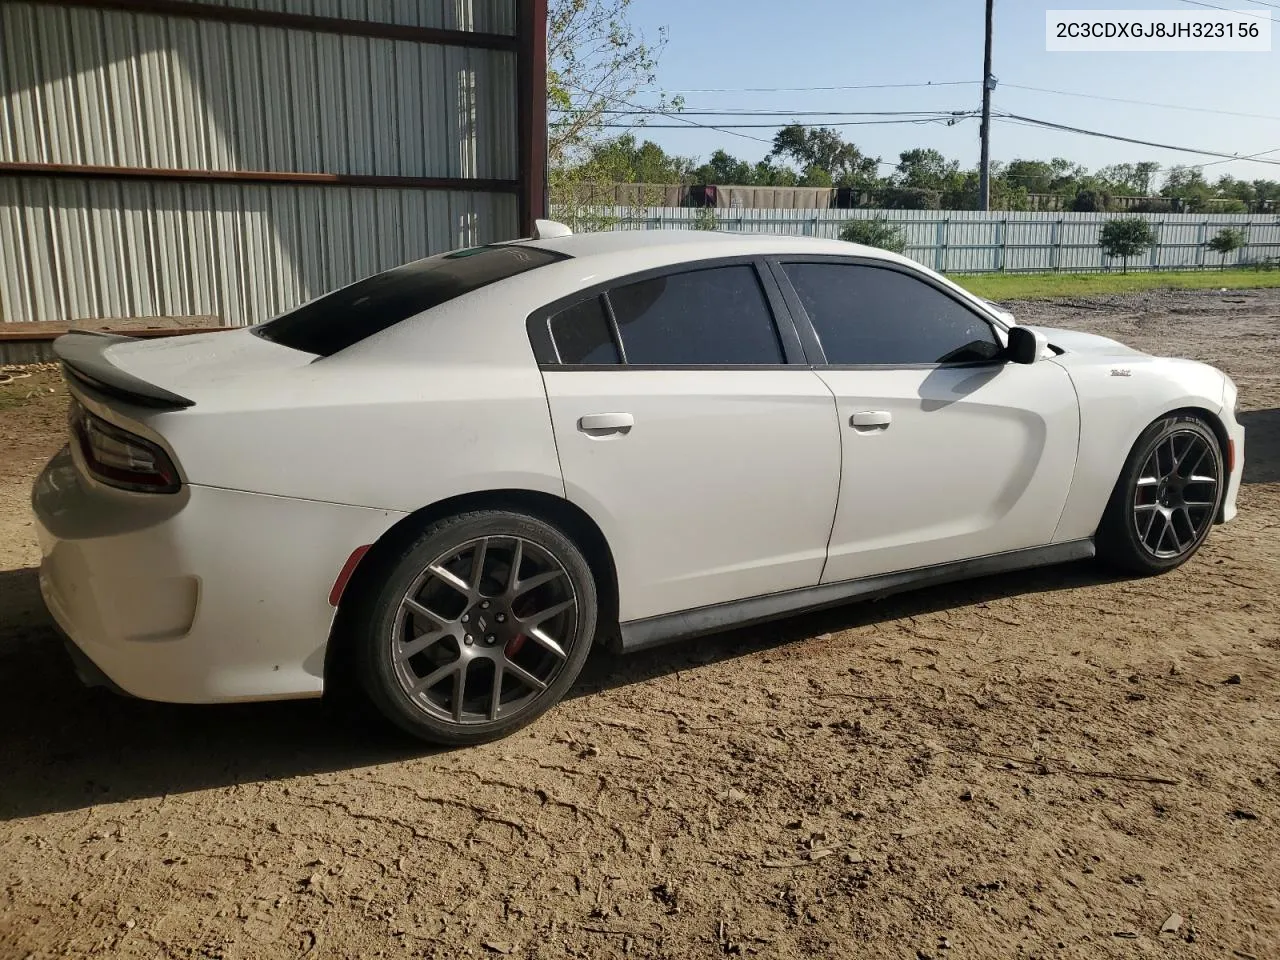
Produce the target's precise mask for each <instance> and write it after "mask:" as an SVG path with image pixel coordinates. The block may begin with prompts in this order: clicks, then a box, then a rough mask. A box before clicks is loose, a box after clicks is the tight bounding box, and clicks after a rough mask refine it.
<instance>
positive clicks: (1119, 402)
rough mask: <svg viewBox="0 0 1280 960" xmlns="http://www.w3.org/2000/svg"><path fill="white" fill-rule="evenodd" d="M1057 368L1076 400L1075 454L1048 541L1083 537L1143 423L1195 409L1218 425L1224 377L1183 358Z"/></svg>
mask: <svg viewBox="0 0 1280 960" xmlns="http://www.w3.org/2000/svg"><path fill="white" fill-rule="evenodd" d="M1051 362H1054V363H1058V362H1061V365H1062V366H1063V367H1065V368H1066V370H1067V373H1068V374H1069V375H1070V376H1071V381H1072V383H1073V384H1074V385H1075V388H1076V393H1077V395H1078V396H1079V398H1080V451H1079V454H1078V455H1077V457H1076V467H1075V474H1074V476H1073V477H1072V481H1071V491H1070V493H1069V494H1068V495H1067V503H1066V506H1065V507H1064V508H1063V511H1062V517H1061V518H1060V519H1059V521H1058V528H1057V531H1056V532H1055V533H1054V537H1053V539H1054V541H1055V542H1060V541H1066V540H1078V539H1081V538H1083V537H1091V536H1093V535H1094V533H1095V532H1096V531H1097V529H1098V524H1099V523H1100V522H1101V520H1102V514H1103V511H1105V510H1106V507H1107V501H1108V500H1109V499H1110V498H1111V491H1112V490H1113V489H1114V488H1115V484H1116V480H1117V479H1118V478H1119V476H1120V471H1121V470H1122V469H1123V468H1124V463H1125V460H1127V459H1128V457H1129V452H1130V451H1131V450H1132V449H1133V445H1134V443H1136V442H1137V439H1138V437H1139V436H1140V435H1141V433H1142V431H1143V430H1145V429H1146V428H1147V426H1148V425H1149V424H1151V423H1152V422H1154V421H1155V420H1158V419H1160V418H1161V417H1163V416H1166V415H1168V414H1169V413H1172V412H1173V411H1175V410H1186V409H1195V410H1203V411H1205V412H1206V413H1208V414H1210V415H1212V416H1214V417H1215V418H1218V419H1219V423H1221V413H1222V397H1223V381H1224V380H1225V379H1226V378H1225V376H1224V375H1223V374H1222V373H1221V372H1220V371H1218V370H1215V369H1214V368H1213V367H1210V366H1208V365H1207V364H1203V363H1196V362H1194V361H1191V360H1171V359H1164V358H1159V357H1146V356H1143V355H1138V354H1135V355H1119V356H1115V357H1105V358H1088V360H1087V361H1086V360H1084V359H1083V358H1081V357H1080V356H1079V355H1071V354H1067V355H1065V356H1063V357H1061V358H1058V359H1055V360H1054V361H1051Z"/></svg>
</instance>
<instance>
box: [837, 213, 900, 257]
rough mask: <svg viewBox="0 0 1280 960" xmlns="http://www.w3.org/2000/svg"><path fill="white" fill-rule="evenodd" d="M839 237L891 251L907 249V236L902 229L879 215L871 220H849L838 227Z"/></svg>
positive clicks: (850, 241)
mask: <svg viewBox="0 0 1280 960" xmlns="http://www.w3.org/2000/svg"><path fill="white" fill-rule="evenodd" d="M840 239H841V240H844V241H845V242H847V243H860V244H862V245H863V246H866V247H879V248H880V249H881V250H889V251H891V252H892V253H902V252H904V251H905V250H906V249H907V238H906V237H904V236H903V235H902V231H901V230H899V229H898V228H897V227H895V226H893V225H892V224H890V223H889V222H888V221H886V220H883V219H881V218H880V217H876V218H875V219H873V220H850V221H849V222H848V223H846V224H845V225H844V226H843V227H841V228H840Z"/></svg>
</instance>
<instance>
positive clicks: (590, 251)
mask: <svg viewBox="0 0 1280 960" xmlns="http://www.w3.org/2000/svg"><path fill="white" fill-rule="evenodd" d="M519 242H520V243H522V244H529V245H530V246H534V247H539V248H541V249H544V250H554V251H556V252H557V253H563V254H567V255H568V256H571V257H594V256H600V255H605V254H617V253H625V252H627V251H629V250H634V251H645V252H646V253H649V254H653V253H656V252H657V251H659V250H661V249H663V248H666V249H669V250H670V253H671V258H672V259H673V260H674V259H680V260H685V259H688V260H696V259H699V258H701V257H730V256H734V255H748V254H769V253H774V254H787V253H826V254H843V255H845V256H850V255H861V256H873V257H880V258H884V259H888V260H899V259H901V258H899V257H898V256H897V255H895V254H892V253H888V252H886V251H884V250H878V249H875V248H872V247H864V246H861V245H859V244H854V243H845V242H843V241H841V240H823V239H820V238H817V237H784V236H775V235H773V234H761V233H728V232H723V231H715V230H612V231H602V232H600V233H577V234H573V235H572V236H567V237H552V238H548V239H543V240H521V241H519Z"/></svg>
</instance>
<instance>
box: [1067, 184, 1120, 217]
mask: <svg viewBox="0 0 1280 960" xmlns="http://www.w3.org/2000/svg"><path fill="white" fill-rule="evenodd" d="M1110 207H1111V194H1110V193H1108V192H1107V191H1106V190H1081V191H1080V192H1079V193H1077V194H1076V195H1075V198H1074V199H1073V200H1072V201H1071V209H1072V211H1073V212H1075V213H1102V212H1104V211H1105V210H1107V209H1109V208H1110Z"/></svg>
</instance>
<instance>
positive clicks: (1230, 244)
mask: <svg viewBox="0 0 1280 960" xmlns="http://www.w3.org/2000/svg"><path fill="white" fill-rule="evenodd" d="M1244 244H1245V236H1244V231H1243V230H1241V229H1239V228H1237V227H1223V228H1222V229H1221V230H1219V231H1218V232H1217V234H1216V235H1215V236H1214V238H1213V239H1212V240H1210V241H1209V249H1210V250H1212V251H1214V252H1215V253H1219V254H1221V255H1222V260H1221V261H1220V262H1219V263H1218V269H1219V270H1222V269H1225V268H1226V265H1227V255H1228V254H1229V253H1233V252H1235V251H1236V250H1239V249H1240V248H1241V247H1243V246H1244Z"/></svg>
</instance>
